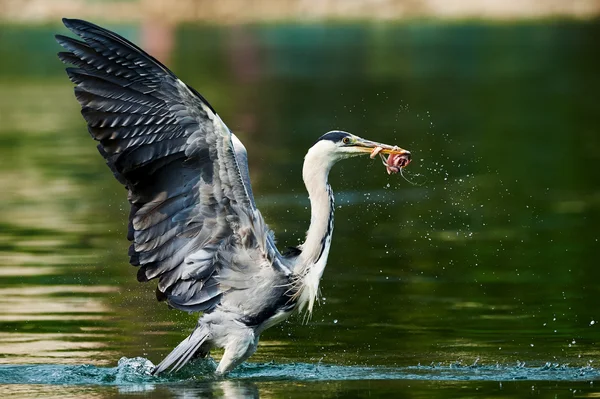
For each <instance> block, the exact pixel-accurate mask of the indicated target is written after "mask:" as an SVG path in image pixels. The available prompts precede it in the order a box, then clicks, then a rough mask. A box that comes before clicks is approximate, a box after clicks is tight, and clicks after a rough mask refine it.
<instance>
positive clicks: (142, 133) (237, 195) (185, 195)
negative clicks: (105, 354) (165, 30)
mask: <svg viewBox="0 0 600 399" xmlns="http://www.w3.org/2000/svg"><path fill="white" fill-rule="evenodd" d="M63 22H64V24H65V25H66V27H67V28H69V29H70V30H71V31H72V32H74V33H75V34H77V35H78V36H79V37H81V38H82V39H83V41H79V40H75V39H72V38H69V37H65V36H61V35H57V36H56V39H57V41H58V43H59V44H60V45H61V46H62V47H64V48H65V49H66V50H68V52H61V53H59V54H58V56H59V58H60V59H61V60H62V61H63V62H65V63H67V64H72V65H75V68H67V73H68V75H69V78H70V79H71V81H73V82H74V83H75V84H76V87H75V96H76V97H77V100H79V102H80V104H81V107H82V109H81V113H82V115H83V117H84V118H85V120H86V121H87V124H88V130H89V132H90V134H91V135H92V137H93V138H94V139H95V140H97V141H99V145H98V149H99V151H100V153H101V154H102V156H103V157H104V158H105V159H106V162H107V164H108V166H109V167H110V168H111V170H112V171H113V173H114V175H115V177H116V178H117V179H118V180H119V181H120V182H121V183H122V184H124V185H125V187H126V188H127V190H128V194H129V195H128V199H129V202H130V203H131V212H130V216H129V229H128V239H129V240H130V241H132V244H131V247H130V249H129V255H130V262H131V264H132V265H135V266H139V271H138V280H139V281H148V280H151V279H154V278H158V279H159V283H158V287H157V298H158V299H159V300H167V301H168V303H169V304H170V305H171V306H173V307H176V308H179V309H182V310H187V311H207V310H211V309H212V308H214V306H216V305H217V304H218V303H219V301H220V299H221V296H222V295H223V293H224V292H225V291H226V290H229V289H235V288H236V287H237V288H238V289H239V288H243V284H242V283H240V282H237V283H235V281H237V280H244V279H248V278H249V277H251V276H252V275H253V274H259V273H258V272H259V270H258V269H257V270H253V269H252V268H253V267H254V268H265V267H275V268H280V267H282V266H281V265H280V264H279V262H278V261H277V260H278V259H279V258H280V255H279V253H278V252H277V250H276V249H275V246H274V243H273V238H272V235H271V232H270V230H269V229H268V228H267V226H266V225H265V224H264V221H263V219H262V216H261V215H260V213H259V212H258V210H257V209H256V206H255V204H254V198H253V196H252V190H251V188H250V179H249V177H248V167H247V156H246V150H245V148H244V146H243V145H242V143H241V142H240V141H239V140H238V139H237V137H235V136H234V135H233V134H232V133H231V132H230V131H229V129H228V128H227V126H225V124H224V123H223V122H222V121H221V119H220V118H219V116H218V115H217V114H216V112H215V111H214V109H213V108H212V107H211V106H210V105H209V104H208V102H207V101H206V100H205V99H204V98H203V97H202V96H201V95H200V94H199V93H198V92H196V91H195V90H194V89H192V88H191V87H189V86H187V85H186V84H185V83H183V82H182V81H181V80H179V79H178V78H177V77H176V76H175V75H174V74H173V73H172V72H171V71H169V70H168V69H167V68H166V67H165V66H164V65H162V64H161V63H160V62H158V61H157V60H156V59H154V58H153V57H151V56H150V55H148V54H146V53H145V52H144V51H143V50H141V49H140V48H139V47H137V46H136V45H134V44H133V43H131V42H129V41H128V40H126V39H124V38H122V37H121V36H119V35H117V34H115V33H113V32H110V31H108V30H106V29H103V28H101V27H99V26H96V25H94V24H91V23H89V22H85V21H81V20H73V19H64V20H63ZM248 257H250V258H252V262H245V263H243V264H241V263H240V261H239V259H245V260H247V258H248ZM236 262H237V263H236ZM241 268H243V269H244V270H241ZM249 268H250V269H249ZM279 271H283V270H282V269H280V270H279ZM284 272H285V271H284ZM228 280H231V281H228Z"/></svg>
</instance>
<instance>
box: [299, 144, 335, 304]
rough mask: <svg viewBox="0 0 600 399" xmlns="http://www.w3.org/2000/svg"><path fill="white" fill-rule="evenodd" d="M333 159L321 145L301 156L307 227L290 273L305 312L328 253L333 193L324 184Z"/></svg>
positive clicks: (316, 294)
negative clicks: (309, 211)
mask: <svg viewBox="0 0 600 399" xmlns="http://www.w3.org/2000/svg"><path fill="white" fill-rule="evenodd" d="M333 163H334V161H333V160H332V159H331V157H329V156H328V153H327V148H326V147H325V145H319V144H317V145H315V146H313V147H312V148H311V149H310V150H309V151H308V153H307V154H306V157H305V158H304V166H303V168H302V178H303V179H304V184H305V186H306V189H307V191H308V197H309V199H310V207H311V216H310V227H309V228H308V231H307V233H306V241H304V244H302V246H301V248H302V253H301V254H300V256H299V257H298V263H297V268H296V269H295V270H294V274H296V277H297V278H298V283H299V287H298V288H299V292H298V295H299V307H300V310H302V309H303V308H304V307H305V306H307V308H308V311H309V313H310V312H312V308H313V305H314V302H315V300H316V298H317V297H318V295H319V282H320V280H321V276H322V275H323V271H324V270H325V265H326V263H327V256H328V255H329V247H330V246H331V236H332V234H333V210H334V204H333V192H332V191H331V187H330V186H329V184H328V183H327V177H328V175H329V171H330V170H331V167H332V166H333Z"/></svg>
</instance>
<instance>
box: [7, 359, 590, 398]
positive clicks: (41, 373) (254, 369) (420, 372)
mask: <svg viewBox="0 0 600 399" xmlns="http://www.w3.org/2000/svg"><path fill="white" fill-rule="evenodd" d="M153 367H154V364H152V362H151V361H149V360H147V359H144V358H141V357H137V358H131V359H129V358H121V360H119V363H118V365H117V366H116V367H97V366H92V365H78V366H70V365H55V364H37V365H0V384H48V385H112V386H115V385H116V386H128V387H129V389H133V390H136V389H144V387H148V386H154V385H161V384H162V385H169V384H182V383H186V382H197V381H213V380H215V377H214V376H213V372H214V370H215V363H214V362H213V361H212V360H198V361H196V362H193V363H191V364H190V365H188V366H187V367H185V368H184V369H183V370H181V371H180V372H177V373H174V374H165V375H161V376H153V375H151V374H150V372H151V370H152V369H153ZM229 379H242V380H248V381H283V380H285V381H340V380H421V381H426V380H430V381H515V380H529V381H594V380H600V370H597V369H595V368H593V367H591V366H585V367H571V366H568V365H560V364H552V363H546V364H545V365H543V366H540V367H525V366H524V365H523V364H520V363H519V364H517V365H514V366H509V365H480V364H473V365H470V366H465V365H461V364H450V365H440V364H437V365H430V366H421V365H419V366H410V367H367V366H337V365H323V364H307V363H292V364H277V363H273V362H272V363H246V364H243V365H241V366H240V367H238V368H237V369H236V370H235V371H234V372H232V373H231V374H230V375H229Z"/></svg>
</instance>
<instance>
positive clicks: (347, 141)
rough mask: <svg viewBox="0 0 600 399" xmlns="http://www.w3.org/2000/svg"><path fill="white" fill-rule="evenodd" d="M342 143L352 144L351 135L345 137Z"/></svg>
mask: <svg viewBox="0 0 600 399" xmlns="http://www.w3.org/2000/svg"><path fill="white" fill-rule="evenodd" d="M342 143H344V144H350V137H344V138H343V139H342Z"/></svg>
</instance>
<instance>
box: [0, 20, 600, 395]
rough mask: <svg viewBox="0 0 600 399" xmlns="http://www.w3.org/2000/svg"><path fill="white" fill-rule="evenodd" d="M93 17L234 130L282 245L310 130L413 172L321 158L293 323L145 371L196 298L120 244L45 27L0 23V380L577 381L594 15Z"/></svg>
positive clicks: (100, 387)
mask: <svg viewBox="0 0 600 399" xmlns="http://www.w3.org/2000/svg"><path fill="white" fill-rule="evenodd" d="M113 27H114V28H115V29H117V30H118V31H119V32H121V33H123V34H125V35H126V36H128V37H129V38H131V39H133V40H134V41H136V42H138V43H141V44H142V46H143V47H144V48H148V49H149V50H150V51H151V52H152V53H153V54H157V55H158V56H159V57H160V58H161V59H163V60H165V62H167V64H168V65H169V66H171V67H172V68H173V70H174V71H175V72H176V73H177V74H178V75H179V76H180V77H181V78H182V79H183V80H184V81H186V82H187V83H189V84H191V85H192V86H194V87H195V88H196V89H198V90H199V91H200V92H201V93H203V94H204V95H205V97H207V98H208V99H209V101H211V103H212V105H213V106H214V107H215V108H216V109H217V110H218V111H219V113H220V114H221V116H222V118H223V119H224V120H225V121H226V123H227V124H228V125H229V126H230V127H231V128H232V129H233V130H234V131H236V133H237V134H238V135H239V136H240V138H241V139H242V140H243V141H244V143H245V144H246V146H247V148H248V151H249V155H250V171H251V178H252V180H253V187H254V192H255V195H256V197H257V202H258V205H259V207H260V209H261V211H262V212H263V214H264V215H265V218H266V219H267V221H268V222H269V224H270V226H271V227H272V228H273V229H274V230H275V232H276V234H277V238H278V242H279V245H280V246H281V247H284V246H286V245H293V244H296V243H297V242H298V240H299V239H301V237H302V234H303V232H304V230H305V229H306V228H307V224H308V218H309V212H308V209H307V206H308V202H307V200H306V194H305V191H304V188H303V186H302V182H301V178H300V171H301V164H302V157H303V154H304V152H305V151H306V149H307V148H308V147H309V146H310V145H311V144H312V143H313V142H314V140H315V139H316V137H318V136H319V135H321V134H322V133H323V132H325V131H327V130H330V129H333V128H341V129H345V130H348V131H351V132H354V133H356V134H359V135H361V136H364V137H368V138H371V139H374V140H378V141H383V142H389V143H395V144H398V145H401V146H403V147H405V148H408V149H410V150H411V151H412V152H413V154H414V162H413V164H411V166H410V168H409V170H408V171H409V172H410V173H411V175H410V176H409V178H411V177H412V178H414V177H415V175H416V174H421V175H422V176H423V177H420V178H418V179H419V182H420V184H418V185H411V184H409V183H408V182H406V181H405V180H402V179H401V178H400V177H398V176H393V177H389V176H387V175H386V174H385V169H384V168H383V167H382V166H381V165H378V164H377V163H376V162H374V161H369V160H367V159H364V160H358V159H357V160H351V161H347V162H344V163H342V164H340V165H337V166H336V167H335V168H334V170H333V171H332V176H331V183H332V186H333V189H334V191H335V193H336V200H337V202H336V204H337V206H338V209H337V213H336V226H335V233H334V240H333V247H332V251H331V254H330V261H329V264H328V267H327V270H326V272H325V275H324V278H323V281H322V291H323V300H322V303H321V306H319V307H318V308H317V309H316V311H315V314H314V316H313V318H312V320H311V321H310V322H308V323H307V324H303V323H302V320H301V318H298V317H295V318H292V319H290V320H289V321H288V322H286V323H284V324H283V325H282V326H279V327H276V328H273V329H271V330H269V331H267V332H266V333H264V334H263V336H262V339H261V345H260V347H259V350H258V352H257V353H256V354H255V355H254V356H253V357H252V358H251V362H250V363H248V364H246V365H243V366H242V367H240V368H239V369H237V370H236V371H235V372H234V373H233V374H232V375H231V377H230V379H228V380H224V381H218V380H212V379H211V377H209V376H210V372H211V370H212V368H211V367H212V365H211V364H194V365H192V366H190V367H188V368H186V369H184V370H183V371H182V372H181V373H179V374H175V375H173V376H167V377H160V378H158V377H151V376H148V375H147V374H146V372H145V371H146V370H147V368H148V366H149V365H150V364H151V363H149V362H150V361H152V362H154V363H158V362H159V361H160V360H161V358H162V357H163V356H165V355H166V354H167V353H168V352H169V351H170V349H171V348H172V347H173V346H175V345H176V344H177V343H178V342H179V341H180V340H181V339H182V338H183V337H185V336H186V335H187V334H188V333H189V331H190V330H191V328H193V326H194V322H195V318H196V316H195V315H187V314H182V313H179V312H175V311H169V310H168V309H166V307H165V306H160V305H162V304H158V303H156V301H155V299H154V294H153V291H154V289H153V287H152V285H151V284H146V285H141V284H138V283H137V282H136V281H135V271H136V270H135V269H134V268H132V267H130V266H128V264H127V256H126V255H127V242H126V239H125V231H126V225H125V220H126V216H127V212H128V211H127V203H126V199H125V194H124V190H123V189H122V188H121V187H120V186H119V185H118V183H116V182H115V181H113V178H112V176H111V174H110V172H109V171H108V170H107V168H106V166H105V165H104V163H103V161H102V160H101V159H100V157H99V156H98V154H97V153H96V150H95V148H94V144H93V142H92V141H91V139H90V138H89V136H88V134H87V133H86V132H85V126H84V123H83V120H82V118H81V116H80V115H79V110H78V105H77V103H76V101H75V100H74V99H73V95H72V88H71V85H70V83H69V82H68V81H67V79H66V76H65V75H64V72H63V69H62V66H61V65H60V63H59V62H58V61H57V60H56V58H55V55H54V53H55V52H56V51H58V46H57V45H55V44H54V42H53V39H52V34H53V33H55V32H56V31H59V30H61V29H62V28H60V27H59V26H58V25H57V26H54V27H36V28H34V27H23V26H19V27H15V26H3V27H0V59H2V60H3V62H2V63H0V117H1V121H0V187H2V189H1V190H0V204H1V206H0V363H1V364H0V393H4V394H6V395H7V396H8V395H10V396H11V397H12V396H15V397H34V396H38V397H61V398H65V397H82V396H83V397H117V396H146V397H157V398H162V397H231V398H236V397H264V398H268V397H298V398H301V397H307V396H318V397H344V396H355V397H391V396H393V397H402V396H407V397H436V396H440V397H506V396H518V397H521V396H522V397H529V396H531V395H536V396H541V397H549V398H550V397H552V398H555V397H574V396H575V397H594V395H597V391H598V390H596V389H595V384H596V385H597V384H598V381H599V380H600V378H599V373H598V370H597V367H598V362H600V356H599V355H600V351H599V350H598V342H599V338H600V330H599V328H600V314H599V312H598V298H600V283H599V281H600V268H598V266H597V258H598V255H599V249H600V246H599V239H600V236H599V234H598V228H597V226H598V225H599V224H600V212H599V210H600V181H599V180H598V173H597V169H598V168H597V165H598V163H599V161H600V155H599V154H600V140H599V137H598V124H597V115H598V114H599V113H600V109H599V103H598V101H597V93H598V92H600V77H599V75H598V73H597V71H598V70H600V62H599V56H598V52H597V50H596V47H597V46H596V43H595V37H597V36H598V35H597V34H598V24H597V23H595V22H587V23H561V22H548V23H531V24H524V25H510V24H507V25H493V26H487V25H485V24H475V23H473V24H450V25H438V24H435V23H412V24H408V25H376V26H375V25H374V26H362V25H336V26H329V27H326V26H319V25H302V26H277V25H273V26H263V27H261V26H256V27H247V28H216V27H191V26H184V27H181V28H178V29H177V30H171V31H169V30H168V29H167V30H165V34H167V35H171V36H170V37H171V39H172V40H171V41H170V42H171V43H172V47H167V48H155V47H156V44H155V42H153V41H152V40H150V38H147V37H145V36H144V32H146V30H144V29H142V28H140V27H134V26H127V27H125V26H113ZM123 356H125V357H126V358H125V359H122V360H121V361H119V359H120V358H122V357H123ZM215 356H216V357H217V358H218V357H219V353H216V354H215ZM146 359H150V360H146ZM117 362H119V364H118V365H117ZM58 386H60V389H58Z"/></svg>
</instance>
